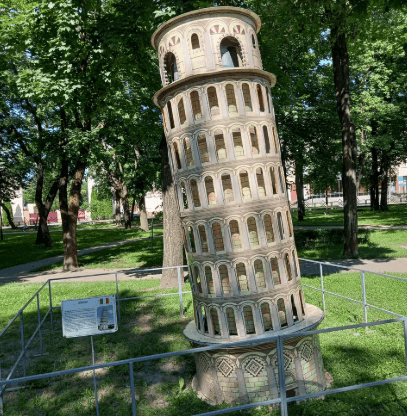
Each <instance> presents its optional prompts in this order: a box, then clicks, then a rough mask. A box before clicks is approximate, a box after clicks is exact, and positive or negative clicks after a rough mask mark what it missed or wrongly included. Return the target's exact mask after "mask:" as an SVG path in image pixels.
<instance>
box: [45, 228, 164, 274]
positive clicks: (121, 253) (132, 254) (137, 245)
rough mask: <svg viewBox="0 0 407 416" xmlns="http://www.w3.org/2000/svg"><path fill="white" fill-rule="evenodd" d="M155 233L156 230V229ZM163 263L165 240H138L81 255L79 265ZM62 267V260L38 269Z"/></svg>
mask: <svg viewBox="0 0 407 416" xmlns="http://www.w3.org/2000/svg"><path fill="white" fill-rule="evenodd" d="M154 235H156V234H155V231H154ZM162 263H163V240H162V238H155V239H154V240H144V241H136V242H134V243H129V244H125V245H121V246H118V247H113V248H109V249H104V250H99V251H95V252H93V253H90V254H85V255H83V256H80V257H79V267H81V268H84V269H96V268H101V267H102V268H104V269H118V268H120V269H121V268H140V267H162ZM61 268H62V261H61V262H58V263H54V264H50V265H48V266H45V267H41V268H39V269H37V270H41V271H42V270H44V271H45V270H57V269H61Z"/></svg>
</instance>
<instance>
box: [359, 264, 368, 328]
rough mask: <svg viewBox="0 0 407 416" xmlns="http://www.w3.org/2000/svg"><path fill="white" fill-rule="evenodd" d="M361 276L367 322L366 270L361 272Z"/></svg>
mask: <svg viewBox="0 0 407 416" xmlns="http://www.w3.org/2000/svg"><path fill="white" fill-rule="evenodd" d="M360 277H361V279H362V296H363V315H364V319H365V324H367V306H366V286H365V272H364V271H361V272H360ZM366 329H367V328H366Z"/></svg>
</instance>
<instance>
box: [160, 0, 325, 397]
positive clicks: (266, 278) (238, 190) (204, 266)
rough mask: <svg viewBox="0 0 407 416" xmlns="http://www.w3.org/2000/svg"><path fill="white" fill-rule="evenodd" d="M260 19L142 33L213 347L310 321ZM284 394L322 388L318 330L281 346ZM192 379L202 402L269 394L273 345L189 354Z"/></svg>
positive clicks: (314, 311)
mask: <svg viewBox="0 0 407 416" xmlns="http://www.w3.org/2000/svg"><path fill="white" fill-rule="evenodd" d="M260 25H261V22H260V19H259V17H258V16H257V15H256V14H255V13H253V12H251V11H248V10H244V9H240V8H235V7H214V8H209V9H201V10H197V11H193V12H190V13H186V14H184V15H181V16H178V17H175V18H173V19H171V20H169V21H168V22H166V23H164V24H163V25H162V26H160V27H159V28H158V29H157V31H156V32H155V33H154V35H153V37H152V44H153V46H154V48H155V49H156V50H157V51H158V58H159V64H160V65H159V66H160V74H161V80H162V84H163V88H162V89H161V90H160V91H159V92H157V94H156V95H155V96H154V102H155V103H156V104H157V105H158V106H159V107H160V108H161V110H162V118H163V122H164V129H165V134H166V139H167V143H168V148H169V153H170V155H169V156H170V161H171V164H172V172H173V176H174V180H175V183H176V189H177V195H178V201H179V209H180V213H181V221H182V226H183V231H184V245H185V249H186V251H187V253H188V265H189V275H190V276H191V278H192V282H191V283H192V288H193V299H194V312H195V321H194V322H190V323H189V324H188V325H187V327H186V329H185V330H184V335H185V336H186V337H187V338H188V339H189V340H190V341H191V342H192V343H193V344H194V345H211V344H219V346H220V348H221V345H222V343H227V342H233V340H236V341H238V340H244V339H248V338H261V337H263V338H264V337H266V336H267V334H270V333H288V332H292V333H294V332H296V331H299V330H306V329H312V328H315V327H316V326H317V325H318V324H319V323H320V322H321V321H322V319H323V313H322V311H321V310H320V309H318V308H317V307H315V306H313V305H309V304H305V302H304V295H303V292H302V290H301V283H300V268H299V263H298V258H297V254H296V248H295V243H294V235H293V227H292V221H291V215H290V210H289V205H288V200H287V194H286V185H285V180H284V172H283V167H282V164H281V155H280V147H279V141H278V136H277V130H276V122H275V117H274V108H273V103H272V97H271V88H272V87H273V86H274V84H275V82H276V78H275V76H274V75H273V74H270V73H268V72H265V71H263V70H262V62H261V56H260V51H259V46H258V42H257V36H256V34H257V33H258V31H259V30H260ZM284 346H285V348H284V360H285V361H284V364H285V369H286V386H287V394H288V396H290V395H291V396H292V395H295V394H305V393H310V392H314V391H318V390H322V389H324V388H325V386H326V382H325V378H324V370H323V364H322V357H321V352H320V349H319V344H318V338H317V337H313V336H306V337H296V338H294V339H290V340H289V342H287V343H286V344H284ZM195 359H196V365H197V375H196V377H195V380H194V388H195V389H196V390H197V391H198V392H199V394H200V395H201V396H202V397H203V398H205V399H206V400H209V401H211V402H222V401H226V402H253V401H262V400H267V399H270V398H276V397H277V395H278V375H277V364H276V360H277V357H276V346H275V344H274V343H270V342H269V343H265V344H261V345H258V346H257V347H251V348H244V349H242V348H240V349H227V350H218V351H216V352H215V351H214V352H213V353H199V354H196V357H195Z"/></svg>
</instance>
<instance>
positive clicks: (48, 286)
mask: <svg viewBox="0 0 407 416" xmlns="http://www.w3.org/2000/svg"><path fill="white" fill-rule="evenodd" d="M186 267H188V266H186V265H183V266H175V267H160V268H154V269H141V270H140V269H134V270H130V271H127V273H129V272H134V273H138V274H142V273H151V272H156V271H161V270H165V269H177V275H178V293H165V294H159V295H147V296H137V297H130V298H121V297H120V291H119V279H118V275H119V274H120V273H118V272H115V273H99V274H96V275H82V276H74V277H62V278H58V279H48V280H47V281H46V282H45V283H44V284H43V285H42V286H41V287H40V288H39V289H38V290H37V291H36V292H35V293H34V295H33V296H32V297H31V298H30V299H29V300H28V301H27V302H26V303H25V304H24V306H23V307H22V308H21V309H20V310H19V311H18V312H17V313H16V314H15V315H14V317H13V318H12V319H11V320H10V322H9V323H8V324H7V325H6V327H5V328H4V329H3V330H2V331H1V332H0V340H1V338H2V337H3V336H4V334H6V333H7V331H9V330H10V328H11V327H12V325H13V323H14V322H16V321H17V320H19V326H20V341H21V353H20V354H19V356H18V357H17V360H16V361H15V363H14V364H13V366H12V367H11V369H10V371H9V373H8V375H7V377H6V379H5V381H4V382H6V383H7V384H10V383H17V382H18V380H17V379H13V378H12V377H13V375H14V373H15V371H16V369H17V367H18V365H19V364H20V363H21V364H22V368H23V374H24V378H25V377H26V376H27V350H28V348H29V347H30V345H31V343H32V342H33V340H34V338H35V337H36V336H37V334H38V337H39V342H40V352H41V353H40V355H42V352H43V339H42V327H43V325H44V323H45V321H46V319H47V318H48V317H49V318H50V324H51V329H52V330H54V312H53V311H54V310H56V309H61V306H54V305H53V301H52V282H54V281H58V282H61V281H63V280H75V279H81V278H91V277H94V276H98V277H99V276H112V277H113V276H114V281H115V284H116V305H117V313H118V318H119V320H120V302H124V301H129V300H137V299H143V298H151V297H165V296H178V297H179V304H180V316H181V317H184V312H183V311H184V306H183V295H184V294H188V293H191V292H190V291H187V292H183V291H182V280H183V279H182V270H183V269H184V268H186ZM43 291H45V292H48V300H49V307H48V310H47V312H46V313H45V315H44V316H43V317H42V316H41V311H40V295H41V294H42V292H43ZM31 303H36V309H37V316H38V324H37V327H36V329H35V330H34V333H33V334H32V335H31V337H30V338H29V340H28V341H26V329H25V326H24V311H25V310H26V309H27V308H28V307H29V305H31ZM1 383H3V381H2V364H1V356H0V415H2V414H3V395H4V391H5V390H6V385H3V384H1Z"/></svg>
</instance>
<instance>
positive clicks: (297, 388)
mask: <svg viewBox="0 0 407 416" xmlns="http://www.w3.org/2000/svg"><path fill="white" fill-rule="evenodd" d="M307 310H308V317H307V319H306V320H305V321H303V322H302V323H301V324H302V325H301V328H295V331H294V330H293V328H287V329H285V330H281V331H279V332H278V333H273V335H281V334H288V333H293V335H294V333H295V332H298V330H301V331H304V330H305V331H307V330H312V329H315V328H316V326H318V324H319V323H320V322H321V321H322V319H323V318H324V315H323V312H322V311H321V310H320V309H319V308H317V307H316V306H313V305H307ZM184 335H185V337H186V338H187V339H188V340H189V341H191V343H192V344H193V345H196V346H198V345H200V346H201V345H214V344H219V347H220V348H221V345H222V343H225V342H230V341H233V340H227V341H225V340H221V339H217V340H213V339H206V340H205V339H204V338H208V337H204V336H203V335H202V334H200V333H199V332H197V331H196V326H195V323H194V322H191V323H190V324H188V326H187V327H186V328H185V330H184ZM268 336H269V334H263V335H261V336H255V337H253V338H252V339H253V340H261V339H262V338H266V337H268ZM214 341H215V342H214ZM283 345H284V353H283V355H284V369H285V380H286V382H285V384H286V392H287V397H293V396H298V395H302V394H310V393H314V392H317V391H322V390H324V389H325V388H326V379H325V370H324V368H323V362H322V355H321V349H320V346H319V339H318V336H317V335H306V336H298V337H296V336H294V337H293V338H290V339H288V340H286V341H285V342H284V343H283ZM195 363H196V369H197V374H196V375H195V377H194V380H193V383H192V386H193V388H194V390H195V391H197V392H198V395H199V396H200V397H201V398H202V399H203V400H205V401H207V402H209V403H212V404H220V403H223V402H226V403H236V404H245V403H254V402H261V401H265V400H271V399H276V398H278V396H279V387H278V386H279V383H278V366H277V349H276V344H275V343H274V342H265V343H263V344H259V345H256V346H254V347H253V346H249V347H243V348H225V349H219V350H215V351H208V352H200V353H198V354H196V355H195Z"/></svg>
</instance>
